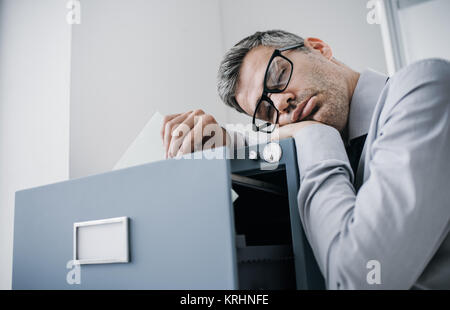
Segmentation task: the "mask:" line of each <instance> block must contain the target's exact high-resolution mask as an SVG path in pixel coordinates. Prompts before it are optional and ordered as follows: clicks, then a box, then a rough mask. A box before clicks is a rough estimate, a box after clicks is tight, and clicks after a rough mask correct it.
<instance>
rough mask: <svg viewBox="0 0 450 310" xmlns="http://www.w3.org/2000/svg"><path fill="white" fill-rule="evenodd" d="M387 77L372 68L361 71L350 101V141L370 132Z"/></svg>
mask: <svg viewBox="0 0 450 310" xmlns="http://www.w3.org/2000/svg"><path fill="white" fill-rule="evenodd" d="M387 79H388V77H387V76H386V75H384V74H381V73H378V72H376V71H373V70H370V69H369V70H365V71H363V72H362V73H361V75H360V77H359V80H358V83H357V84H356V88H355V91H354V92H353V96H352V100H351V102H350V112H349V116H348V139H349V141H350V140H352V139H354V138H357V137H360V136H362V135H365V134H367V133H368V131H369V126H370V121H371V119H372V114H373V111H374V108H375V105H376V104H377V102H378V98H379V97H380V95H381V91H382V90H383V88H384V86H385V85H386V81H387Z"/></svg>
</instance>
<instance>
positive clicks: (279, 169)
mask: <svg viewBox="0 0 450 310" xmlns="http://www.w3.org/2000/svg"><path fill="white" fill-rule="evenodd" d="M279 145H280V147H281V150H282V153H281V158H280V159H279V161H277V160H276V159H277V158H272V159H274V161H275V162H274V163H272V164H271V165H268V164H267V163H266V161H264V160H263V159H261V158H259V157H261V154H262V152H263V150H264V148H265V147H266V146H265V145H259V146H252V147H250V148H246V149H245V158H244V159H227V158H226V150H225V149H221V150H220V151H221V152H223V157H224V158H223V159H213V160H207V159H191V160H188V159H182V160H166V161H161V162H156V163H151V164H146V165H141V166H136V167H131V168H127V169H122V170H117V171H112V172H108V173H103V174H99V175H93V176H89V177H84V178H80V179H74V180H69V181H65V182H60V183H56V184H51V185H46V186H41V187H37V188H32V189H28V190H23V191H18V192H17V193H16V208H15V220H14V254H13V255H14V256H13V282H12V285H13V289H322V288H324V281H323V278H322V276H321V273H320V271H319V269H318V267H317V264H316V262H315V260H314V256H313V254H312V251H311V248H310V247H309V244H308V242H307V240H306V238H305V235H304V233H303V229H302V226H301V221H300V218H299V213H298V208H297V199H296V197H297V192H298V188H299V177H298V169H297V161H296V153H295V145H294V141H293V140H292V139H287V140H283V141H281V142H280V144H279ZM217 151H218V150H216V152H217ZM255 154H260V156H258V158H255V157H254V155H255ZM266 155H267V154H266ZM269 155H270V152H269ZM249 157H251V158H253V159H250V158H249ZM269 157H270V156H269ZM231 188H233V189H234V191H235V192H237V193H238V195H239V198H238V199H236V200H235V201H234V203H233V202H232V199H231ZM119 217H121V218H124V217H125V218H126V219H127V220H126V223H127V225H126V226H124V227H125V228H124V229H122V230H121V231H119V232H117V231H115V232H112V231H110V232H107V231H106V230H104V228H102V229H103V235H102V233H101V232H89V234H88V235H85V234H86V233H87V231H83V234H81V231H78V230H76V229H74V223H80V222H86V221H88V222H89V221H99V220H100V221H101V220H104V219H110V218H119ZM89 223H90V222H89ZM95 223H101V222H95ZM98 227H100V226H98ZM101 227H106V226H101ZM78 229H80V227H78ZM105 231H106V232H105ZM76 236H78V241H76V240H77V239H76V238H75V237H76ZM82 236H85V237H82ZM82 238H84V239H82ZM102 238H103V239H102ZM105 238H106V239H105ZM124 238H125V239H126V261H121V262H108V261H103V263H94V264H92V263H89V264H81V265H80V268H79V274H80V277H79V280H80V281H78V282H76V283H73V281H72V282H70V281H68V275H69V274H70V272H71V271H73V266H72V265H70V261H71V260H73V258H74V252H76V251H78V254H77V255H82V254H80V253H81V252H82V250H81V249H83V251H86V253H88V252H87V251H94V252H95V251H100V249H103V250H104V251H110V252H109V253H108V255H118V254H117V253H115V252H114V251H115V250H114V249H117V248H119V249H120V251H122V250H123V249H125V244H124V243H123V239H124ZM82 240H83V241H82ZM82 243H83V244H82ZM85 243H86V245H85ZM88 243H89V244H88ZM111 248H114V249H113V250H111ZM76 258H77V259H80V258H79V257H78V256H77V257H76ZM91 258H92V257H91ZM99 262H101V261H99ZM68 267H69V268H68Z"/></svg>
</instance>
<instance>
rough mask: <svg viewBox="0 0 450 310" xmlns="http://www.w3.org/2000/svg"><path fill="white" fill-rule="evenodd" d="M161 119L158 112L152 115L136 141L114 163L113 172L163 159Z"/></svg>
mask: <svg viewBox="0 0 450 310" xmlns="http://www.w3.org/2000/svg"><path fill="white" fill-rule="evenodd" d="M163 118H164V117H163V116H162V115H161V113H159V112H158V111H157V112H156V113H155V114H153V116H152V117H151V118H150V120H149V121H148V122H147V124H146V125H145V126H144V128H143V129H142V130H141V132H140V133H139V134H138V135H137V137H136V139H134V141H133V142H132V143H131V145H130V146H129V147H128V149H127V150H126V151H125V153H124V154H123V155H122V157H121V158H120V159H119V161H118V162H117V163H116V165H115V166H114V168H113V170H117V169H122V168H127V167H131V166H137V165H142V164H147V163H151V162H155V161H158V160H163V159H165V158H164V157H165V156H164V155H165V150H164V146H163V142H162V139H161V126H162V124H163Z"/></svg>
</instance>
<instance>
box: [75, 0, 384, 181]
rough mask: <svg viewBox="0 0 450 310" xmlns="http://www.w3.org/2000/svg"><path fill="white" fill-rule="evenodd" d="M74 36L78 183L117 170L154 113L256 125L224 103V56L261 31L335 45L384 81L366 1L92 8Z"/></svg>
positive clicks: (163, 0) (138, 3)
mask: <svg viewBox="0 0 450 310" xmlns="http://www.w3.org/2000/svg"><path fill="white" fill-rule="evenodd" d="M81 11H82V14H81V15H82V18H81V24H80V25H76V26H74V27H73V34H72V36H73V40H72V85H71V142H70V146H71V151H70V177H71V178H73V177H79V176H84V175H89V174H94V173H98V172H103V171H108V170H110V169H111V168H112V167H113V165H114V164H115V163H116V161H117V160H118V159H119V158H120V156H121V155H122V154H123V152H124V151H125V150H126V149H127V147H128V146H129V144H130V143H131V141H133V139H134V138H135V137H136V135H137V134H138V133H139V132H140V130H141V129H142V127H143V126H144V125H145V123H146V121H147V120H148V119H149V118H150V117H151V115H153V113H154V112H155V111H156V110H159V111H160V112H162V113H174V112H182V111H187V110H189V109H195V108H202V109H204V110H205V111H206V112H209V113H211V114H213V115H214V116H215V117H216V119H217V120H218V121H219V122H221V123H224V122H240V121H241V122H248V121H249V120H248V119H247V118H246V117H243V116H242V115H241V114H239V113H237V112H234V110H232V109H231V108H228V107H225V105H224V104H223V103H221V102H220V99H219V98H218V96H217V93H216V74H217V68H218V65H219V63H220V60H221V58H222V55H223V54H224V53H225V51H226V50H227V49H228V48H230V47H231V46H232V45H234V44H235V43H236V42H237V41H238V40H240V39H241V38H243V37H244V36H247V35H249V34H251V33H253V32H255V31H257V30H267V29H272V28H281V29H286V30H288V31H292V32H295V33H298V34H300V35H303V36H305V37H306V36H317V37H320V38H322V39H324V40H325V41H327V42H329V43H330V44H331V46H332V47H333V48H334V51H335V55H336V57H338V58H339V59H340V60H342V61H344V62H345V63H347V64H348V65H350V66H352V67H354V68H355V69H357V70H362V69H364V68H366V67H372V68H374V69H376V70H379V71H382V72H385V71H386V67H385V60H384V53H383V46H382V41H381V34H380V29H379V27H378V26H377V25H369V24H368V23H367V22H366V16H367V13H368V10H367V8H366V1H361V0H345V1H335V0H314V1H312V0H278V1H273V0H189V1H186V0H146V1H144V0H133V1H123V0H91V1H83V2H82V10H81Z"/></svg>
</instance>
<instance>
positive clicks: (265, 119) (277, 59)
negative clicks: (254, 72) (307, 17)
mask: <svg viewBox="0 0 450 310" xmlns="http://www.w3.org/2000/svg"><path fill="white" fill-rule="evenodd" d="M303 46H304V44H303V43H299V44H296V45H292V46H287V47H284V48H280V49H276V50H275V51H274V52H273V54H272V56H271V57H270V60H269V63H268V65H267V68H266V73H265V75H264V84H263V93H262V95H261V98H260V99H259V101H258V103H257V104H256V108H255V112H254V113H253V121H252V127H253V130H254V131H261V132H265V133H271V132H273V131H274V129H275V126H276V124H277V123H278V117H279V114H280V113H279V111H278V109H277V108H276V107H275V105H274V103H273V101H272V100H271V99H270V98H269V97H268V94H276V93H281V92H283V91H285V89H286V88H287V87H288V85H289V81H290V80H291V77H292V71H293V68H294V65H293V63H292V61H290V60H289V59H288V58H287V57H285V56H283V55H282V54H281V53H282V52H284V51H287V50H293V49H297V48H301V47H303Z"/></svg>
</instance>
